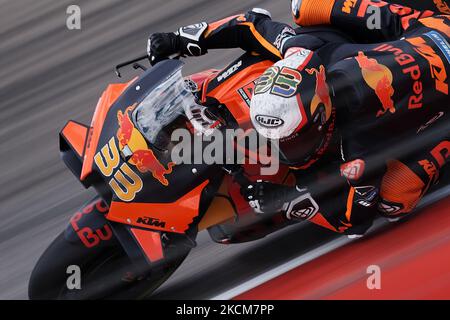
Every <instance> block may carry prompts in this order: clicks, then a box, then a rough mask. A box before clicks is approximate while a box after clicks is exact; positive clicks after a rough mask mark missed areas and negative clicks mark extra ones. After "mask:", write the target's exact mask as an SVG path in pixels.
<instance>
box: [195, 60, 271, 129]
mask: <svg viewBox="0 0 450 320" xmlns="http://www.w3.org/2000/svg"><path fill="white" fill-rule="evenodd" d="M272 65H273V61H270V60H265V59H263V58H261V57H260V56H258V55H255V54H252V53H245V54H243V55H242V56H241V57H239V58H238V59H236V60H235V61H234V62H233V63H231V64H230V65H229V66H228V67H226V68H224V69H223V70H222V71H221V72H218V73H217V74H214V75H213V76H212V77H210V78H209V79H207V80H206V81H205V84H204V90H203V95H202V102H203V103H206V101H207V99H208V98H214V99H215V100H217V101H219V102H220V103H221V104H223V105H226V107H227V110H229V112H230V113H231V114H232V116H233V117H234V119H235V120H236V122H237V124H238V126H239V127H240V128H242V129H249V128H252V124H251V121H250V109H249V108H250V100H251V98H252V96H253V89H254V87H255V81H256V80H257V79H258V78H259V76H260V75H261V74H263V73H264V71H266V69H267V68H269V67H270V66H272Z"/></svg>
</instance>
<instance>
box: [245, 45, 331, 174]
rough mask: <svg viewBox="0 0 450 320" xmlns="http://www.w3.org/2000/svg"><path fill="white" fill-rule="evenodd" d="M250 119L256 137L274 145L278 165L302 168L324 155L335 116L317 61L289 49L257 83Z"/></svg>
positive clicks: (304, 51)
mask: <svg viewBox="0 0 450 320" xmlns="http://www.w3.org/2000/svg"><path fill="white" fill-rule="evenodd" d="M250 116H251V120H252V123H253V126H254V127H255V129H256V130H257V131H258V133H259V134H260V135H262V136H264V137H266V138H268V139H270V140H271V141H272V142H273V141H275V142H276V143H272V144H271V145H272V150H273V149H278V150H275V151H278V152H279V159H280V162H281V163H283V164H286V165H289V166H291V167H294V168H297V169H306V168H307V167H309V166H310V165H312V164H313V163H314V162H316V161H317V160H318V159H319V158H320V157H321V155H322V154H323V153H324V151H325V150H326V148H327V146H328V145H329V142H330V140H331V137H332V134H333V130H334V119H335V112H334V108H333V105H332V101H331V97H330V88H329V86H328V84H327V79H326V70H325V67H324V65H323V63H322V60H321V59H320V57H319V56H318V55H317V54H316V53H314V52H313V51H310V50H307V49H303V48H290V49H289V50H288V51H287V52H286V54H285V59H283V60H280V61H278V62H277V63H275V64H274V65H273V66H271V67H270V68H268V69H267V70H266V71H265V72H264V74H263V75H262V76H260V77H259V78H258V79H257V81H256V83H255V89H254V93H253V97H252V99H251V104H250Z"/></svg>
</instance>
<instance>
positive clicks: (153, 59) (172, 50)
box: [147, 33, 180, 65]
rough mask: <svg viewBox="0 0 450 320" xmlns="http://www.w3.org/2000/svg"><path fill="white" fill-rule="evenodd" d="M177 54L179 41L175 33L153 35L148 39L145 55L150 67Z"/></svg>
mask: <svg viewBox="0 0 450 320" xmlns="http://www.w3.org/2000/svg"><path fill="white" fill-rule="evenodd" d="M179 52H180V39H179V36H177V35H176V34H175V33H154V34H152V35H151V36H150V38H149V39H148V44H147V54H148V58H149V59H150V63H151V64H152V65H155V64H156V63H158V62H160V61H161V60H164V59H168V58H169V56H171V55H173V54H176V53H179Z"/></svg>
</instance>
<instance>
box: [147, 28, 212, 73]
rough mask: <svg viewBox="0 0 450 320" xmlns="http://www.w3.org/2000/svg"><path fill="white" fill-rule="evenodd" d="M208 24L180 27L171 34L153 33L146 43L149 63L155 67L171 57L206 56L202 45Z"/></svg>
mask: <svg viewBox="0 0 450 320" xmlns="http://www.w3.org/2000/svg"><path fill="white" fill-rule="evenodd" d="M206 29H208V24H207V23H206V22H202V23H197V24H193V25H190V26H186V27H182V28H180V29H178V31H176V32H172V33H154V34H152V35H151V36H150V38H149V39H148V43H147V54H148V57H149V59H150V63H151V64H152V65H155V64H156V63H158V62H159V61H162V60H164V59H168V58H169V57H170V56H173V55H181V56H200V55H204V54H206V53H207V52H208V51H207V50H206V48H205V47H206V46H205V44H204V43H203V42H204V37H203V34H204V33H205V31H206Z"/></svg>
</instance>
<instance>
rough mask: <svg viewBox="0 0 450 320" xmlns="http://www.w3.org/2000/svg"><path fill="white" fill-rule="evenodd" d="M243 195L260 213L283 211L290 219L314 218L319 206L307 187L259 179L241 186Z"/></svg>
mask: <svg viewBox="0 0 450 320" xmlns="http://www.w3.org/2000/svg"><path fill="white" fill-rule="evenodd" d="M241 194H242V196H243V197H244V198H245V199H246V200H247V201H248V203H249V205H250V207H252V208H253V209H254V211H255V212H256V213H258V214H269V213H272V214H274V213H278V212H282V213H283V214H284V215H285V216H286V218H288V219H300V220H306V219H310V218H312V217H313V216H314V215H315V214H316V213H317V212H318V210H319V206H318V205H317V203H316V202H315V201H314V199H313V198H312V197H311V194H310V192H309V191H308V190H307V189H306V188H300V187H298V186H296V187H290V186H285V185H280V184H274V183H271V182H265V181H261V180H259V181H257V182H255V183H251V184H249V185H246V186H243V187H241Z"/></svg>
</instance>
